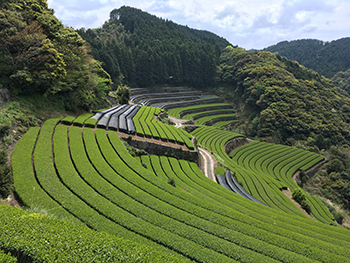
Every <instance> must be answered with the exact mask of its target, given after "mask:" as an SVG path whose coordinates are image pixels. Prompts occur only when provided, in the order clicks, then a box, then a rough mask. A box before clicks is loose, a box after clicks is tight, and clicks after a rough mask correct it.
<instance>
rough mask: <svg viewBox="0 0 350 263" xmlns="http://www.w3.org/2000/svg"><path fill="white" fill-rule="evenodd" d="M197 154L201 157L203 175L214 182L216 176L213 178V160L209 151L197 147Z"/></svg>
mask: <svg viewBox="0 0 350 263" xmlns="http://www.w3.org/2000/svg"><path fill="white" fill-rule="evenodd" d="M198 150H199V154H200V155H201V157H202V160H203V163H202V166H203V170H204V175H205V176H206V177H208V178H209V179H210V180H212V181H214V182H216V178H215V161H214V159H213V157H212V155H211V153H210V152H208V151H207V150H205V149H203V148H199V147H198Z"/></svg>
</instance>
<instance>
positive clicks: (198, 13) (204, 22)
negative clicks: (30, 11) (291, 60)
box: [47, 0, 350, 49]
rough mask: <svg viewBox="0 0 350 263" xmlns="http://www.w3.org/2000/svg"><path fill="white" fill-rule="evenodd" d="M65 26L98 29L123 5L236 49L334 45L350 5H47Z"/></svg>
mask: <svg viewBox="0 0 350 263" xmlns="http://www.w3.org/2000/svg"><path fill="white" fill-rule="evenodd" d="M47 2H48V5H49V8H53V9H54V10H55V15H56V17H57V18H58V19H59V20H61V21H62V22H63V24H64V25H65V26H69V27H73V28H75V29H77V28H81V27H85V28H86V29H87V28H97V27H101V26H102V25H103V23H104V22H105V21H106V20H108V19H109V13H110V12H111V11H112V10H113V9H118V8H120V7H121V6H123V5H126V6H131V7H135V8H138V9H141V10H143V11H145V12H148V13H150V14H152V15H156V16H158V17H161V18H163V19H168V20H172V21H173V22H175V23H177V24H181V25H187V26H189V27H190V28H195V29H200V30H207V31H210V32H213V33H215V34H217V35H219V36H221V37H224V38H226V39H227V40H228V41H229V42H230V43H231V44H232V45H238V46H241V47H244V48H246V49H262V48H265V47H268V46H270V45H274V44H277V43H278V42H280V41H284V40H288V41H290V40H295V39H305V38H312V39H319V40H323V41H332V40H336V39H339V38H343V37H350V0H293V1H292V0H284V1H283V0H269V1H262V0H245V1H242V0H229V1H225V0H221V1H213V0H153V1H151V0H127V1H126V0H84V1H82V0H48V1H47Z"/></svg>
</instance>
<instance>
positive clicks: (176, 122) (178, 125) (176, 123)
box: [168, 116, 188, 128]
mask: <svg viewBox="0 0 350 263" xmlns="http://www.w3.org/2000/svg"><path fill="white" fill-rule="evenodd" d="M168 117H169V119H170V120H171V121H172V122H173V123H175V127H176V128H180V127H181V126H182V123H184V122H187V121H188V120H183V119H177V118H175V117H173V116H168Z"/></svg>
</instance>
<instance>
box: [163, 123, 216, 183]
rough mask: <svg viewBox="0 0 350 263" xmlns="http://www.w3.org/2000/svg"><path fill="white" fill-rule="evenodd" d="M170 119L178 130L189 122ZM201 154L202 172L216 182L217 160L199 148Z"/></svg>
mask: <svg viewBox="0 0 350 263" xmlns="http://www.w3.org/2000/svg"><path fill="white" fill-rule="evenodd" d="M169 119H170V120H171V121H172V122H173V123H175V127H176V128H180V127H181V126H183V125H182V124H183V123H184V122H187V121H188V120H183V119H177V118H175V117H173V116H169ZM198 150H199V154H200V155H201V157H202V160H203V163H202V167H201V168H202V169H203V170H202V171H203V173H204V175H205V176H206V177H208V178H209V179H210V180H212V181H214V182H216V178H215V158H214V157H213V156H212V154H211V153H210V152H208V151H207V150H205V149H203V148H199V147H198Z"/></svg>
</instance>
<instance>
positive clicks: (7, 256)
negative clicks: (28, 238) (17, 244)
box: [0, 250, 17, 263]
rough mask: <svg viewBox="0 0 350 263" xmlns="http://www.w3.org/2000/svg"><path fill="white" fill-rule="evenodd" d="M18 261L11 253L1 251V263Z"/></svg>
mask: <svg viewBox="0 0 350 263" xmlns="http://www.w3.org/2000/svg"><path fill="white" fill-rule="evenodd" d="M16 262H17V259H16V258H15V257H12V256H11V254H10V253H7V254H6V253H5V252H4V251H2V250H0V263H16Z"/></svg>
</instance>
